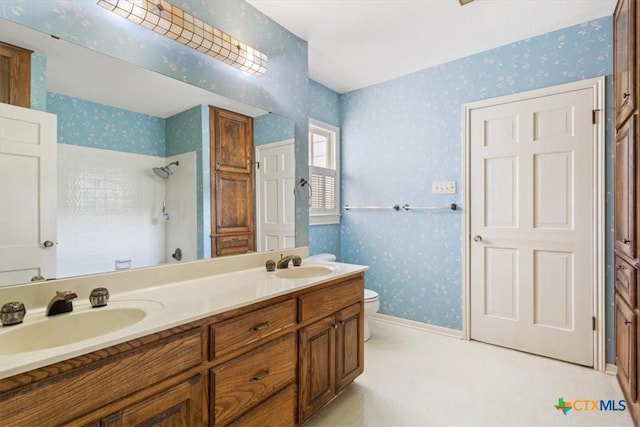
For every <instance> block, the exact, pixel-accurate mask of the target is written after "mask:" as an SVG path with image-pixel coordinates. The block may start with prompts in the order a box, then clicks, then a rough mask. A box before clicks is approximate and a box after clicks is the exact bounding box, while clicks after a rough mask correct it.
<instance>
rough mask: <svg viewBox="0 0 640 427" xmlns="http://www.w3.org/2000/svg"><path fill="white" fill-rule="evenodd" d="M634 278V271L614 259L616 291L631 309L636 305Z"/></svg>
mask: <svg viewBox="0 0 640 427" xmlns="http://www.w3.org/2000/svg"><path fill="white" fill-rule="evenodd" d="M636 277H637V272H636V269H635V268H633V267H632V266H631V265H629V264H627V263H626V262H625V261H624V260H622V259H620V258H619V257H616V291H617V292H618V293H619V294H620V296H621V297H622V298H623V299H624V300H625V302H626V303H627V304H628V305H629V306H631V307H634V306H635V304H636V298H637V297H636V291H637V286H636Z"/></svg>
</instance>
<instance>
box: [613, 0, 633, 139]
mask: <svg viewBox="0 0 640 427" xmlns="http://www.w3.org/2000/svg"><path fill="white" fill-rule="evenodd" d="M636 7H637V1H636V0H619V1H618V5H617V7H616V10H615V12H614V15H613V20H614V41H613V43H614V51H613V87H614V100H613V103H614V112H615V114H616V120H615V124H616V127H620V126H621V125H622V124H623V123H624V122H625V121H626V120H627V119H628V118H629V116H630V115H631V113H632V112H633V110H634V109H635V108H636V105H635V104H636V102H637V100H636V99H635V98H636V95H637V92H636V91H637V88H636V81H635V79H636V66H637V63H636V61H637V56H636V46H635V44H636V42H637V40H636V39H637V36H636V25H637V22H636Z"/></svg>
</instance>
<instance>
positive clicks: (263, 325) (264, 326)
mask: <svg viewBox="0 0 640 427" xmlns="http://www.w3.org/2000/svg"><path fill="white" fill-rule="evenodd" d="M268 327H269V322H264V323H261V324H259V325H257V326H254V327H253V328H249V330H250V331H251V332H258V331H262V330H264V329H267V328H268Z"/></svg>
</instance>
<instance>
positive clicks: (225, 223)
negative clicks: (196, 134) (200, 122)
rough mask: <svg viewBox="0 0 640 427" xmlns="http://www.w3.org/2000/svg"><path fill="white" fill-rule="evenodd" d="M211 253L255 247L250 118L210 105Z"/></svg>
mask: <svg viewBox="0 0 640 427" xmlns="http://www.w3.org/2000/svg"><path fill="white" fill-rule="evenodd" d="M209 124H210V148H211V150H210V152H211V154H210V156H211V159H210V160H211V164H210V168H211V226H212V234H211V239H212V240H211V253H212V254H213V255H214V256H221V255H232V254H242V253H247V252H252V251H254V250H255V234H254V229H255V225H254V221H255V219H254V216H255V214H254V209H255V202H254V195H253V119H252V118H251V117H248V116H243V115H242V114H237V113H234V112H231V111H227V110H222V109H220V108H215V107H210V109H209Z"/></svg>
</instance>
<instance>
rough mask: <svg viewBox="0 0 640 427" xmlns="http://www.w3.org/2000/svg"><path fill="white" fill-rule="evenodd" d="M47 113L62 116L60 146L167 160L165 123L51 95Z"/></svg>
mask: <svg viewBox="0 0 640 427" xmlns="http://www.w3.org/2000/svg"><path fill="white" fill-rule="evenodd" d="M47 111H48V112H50V113H53V114H57V115H58V142H60V143H62V144H69V145H81V146H84V147H93V148H104V149H110V150H117V151H125V152H128V153H136V154H146V155H151V156H162V157H164V156H165V153H166V149H165V146H166V143H165V121H164V119H161V118H159V117H153V116H149V115H146V114H139V113H135V112H133V111H128V110H123V109H121V108H115V107H110V106H107V105H101V104H96V103H94V102H90V101H85V100H82V99H78V98H72V97H69V96H65V95H60V94H55V93H51V92H49V93H48V94H47Z"/></svg>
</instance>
